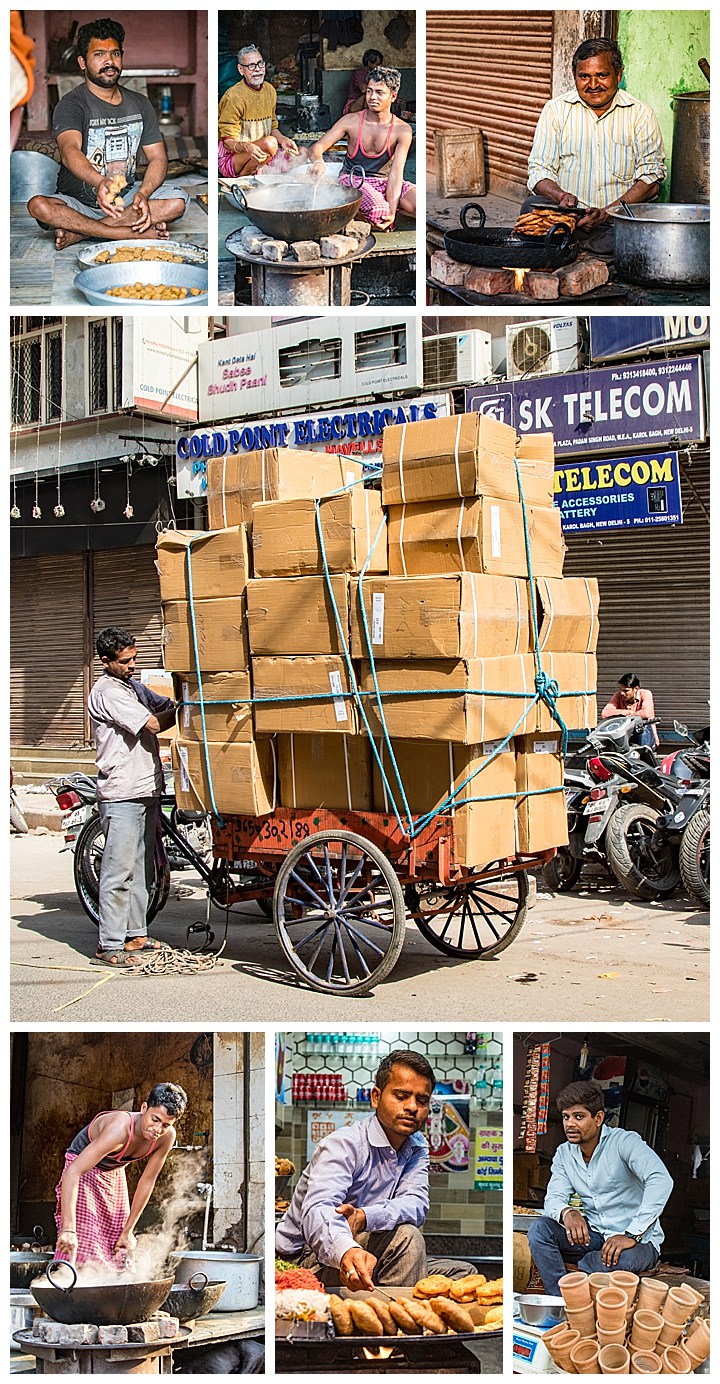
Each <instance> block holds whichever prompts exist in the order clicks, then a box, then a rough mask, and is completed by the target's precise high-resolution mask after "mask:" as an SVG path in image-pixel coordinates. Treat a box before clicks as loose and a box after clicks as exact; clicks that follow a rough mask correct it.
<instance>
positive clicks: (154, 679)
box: [138, 668, 177, 745]
mask: <svg viewBox="0 0 720 1384" xmlns="http://www.w3.org/2000/svg"><path fill="white" fill-rule="evenodd" d="M138 680H139V681H140V682H142V683H144V685H145V687H149V688H150V691H151V692H155V693H156V694H157V696H158V697H169V698H170V700H171V701H174V700H175V689H174V687H173V677H172V673H169V672H166V671H165V669H164V668H143V669H141V671H140V674H139V679H138ZM176 735H177V725H174V726H169V727H168V729H167V730H161V731H160V733H159V735H158V740H159V741H160V744H161V745H169V744H170V741H171V740H174V739H175V736H176Z"/></svg>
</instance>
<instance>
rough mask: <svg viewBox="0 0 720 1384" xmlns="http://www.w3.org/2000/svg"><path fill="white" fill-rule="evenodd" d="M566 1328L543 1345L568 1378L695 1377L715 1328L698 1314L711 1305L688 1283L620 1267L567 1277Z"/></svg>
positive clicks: (557, 1328)
mask: <svg viewBox="0 0 720 1384" xmlns="http://www.w3.org/2000/svg"><path fill="white" fill-rule="evenodd" d="M559 1286H560V1292H561V1293H562V1296H563V1298H564V1301H565V1314H566V1317H567V1322H560V1323H559V1325H558V1326H555V1327H553V1329H552V1330H551V1331H546V1332H545V1335H544V1336H543V1341H544V1343H545V1345H546V1346H547V1349H548V1351H549V1352H550V1355H551V1356H552V1359H553V1360H554V1362H555V1364H556V1365H557V1367H558V1369H559V1370H561V1371H563V1372H564V1373H565V1374H692V1372H693V1371H694V1370H696V1369H697V1367H698V1365H700V1364H702V1362H703V1360H706V1359H707V1358H708V1356H709V1354H710V1326H709V1323H708V1322H707V1321H706V1320H704V1319H701V1318H696V1319H695V1320H694V1321H693V1322H691V1324H690V1326H689V1327H688V1325H687V1323H688V1321H689V1319H690V1317H691V1316H692V1314H693V1313H694V1312H695V1311H696V1310H697V1308H698V1306H699V1305H700V1303H701V1302H703V1301H704V1299H703V1298H702V1297H701V1295H700V1294H699V1293H696V1292H695V1290H694V1289H693V1288H690V1287H689V1286H688V1284H682V1285H681V1286H680V1287H678V1288H670V1289H668V1286H667V1284H666V1283H661V1282H660V1280H659V1279H656V1278H643V1279H639V1278H638V1276H637V1274H634V1273H626V1272H625V1271H624V1270H621V1269H617V1270H615V1271H614V1272H612V1273H593V1274H586V1273H581V1272H579V1271H577V1272H574V1273H568V1274H565V1276H564V1278H561V1279H560V1284H559Z"/></svg>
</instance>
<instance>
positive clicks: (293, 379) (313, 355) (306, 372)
mask: <svg viewBox="0 0 720 1384" xmlns="http://www.w3.org/2000/svg"><path fill="white" fill-rule="evenodd" d="M341 368H342V342H341V341H340V340H339V339H337V338H334V339H333V340H331V341H319V340H315V341H303V342H302V343H301V344H300V345H299V346H286V347H285V349H284V350H281V351H279V352H278V369H279V373H280V384H281V385H282V387H283V388H284V389H289V388H290V387H291V386H294V385H298V384H312V383H313V382H314V381H315V380H338V379H339V378H340V371H341Z"/></svg>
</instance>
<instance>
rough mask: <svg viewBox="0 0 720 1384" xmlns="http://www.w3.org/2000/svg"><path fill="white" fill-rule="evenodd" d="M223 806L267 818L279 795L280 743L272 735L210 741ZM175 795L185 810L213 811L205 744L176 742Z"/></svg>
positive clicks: (218, 799) (218, 803)
mask: <svg viewBox="0 0 720 1384" xmlns="http://www.w3.org/2000/svg"><path fill="white" fill-rule="evenodd" d="M207 750H208V756H209V759H210V772H211V775H212V785H213V794H214V798H215V806H216V808H217V811H218V812H219V813H220V814H221V815H223V814H227V815H228V816H232V815H233V814H234V813H245V814H248V815H250V816H252V817H263V816H265V815H266V814H267V813H268V812H272V811H273V810H274V807H275V803H276V800H277V780H276V772H277V770H276V763H275V753H274V751H275V746H274V744H273V741H272V740H271V739H270V738H268V739H264V740H252V741H249V742H245V743H239V744H238V743H236V742H231V743H227V744H217V743H215V742H214V741H208V745H207ZM172 754H173V769H174V771H175V796H176V798H177V804H178V807H180V808H183V809H184V810H185V811H192V812H199V811H201V810H203V809H204V810H205V811H207V812H210V811H211V810H212V800H211V796H210V785H209V780H208V774H207V765H206V758H205V750H204V746H203V745H201V744H200V743H199V741H197V740H185V739H184V738H182V737H179V738H178V739H177V740H175V741H174V743H173V747H172Z"/></svg>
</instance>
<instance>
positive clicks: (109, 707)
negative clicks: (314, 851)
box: [88, 626, 175, 969]
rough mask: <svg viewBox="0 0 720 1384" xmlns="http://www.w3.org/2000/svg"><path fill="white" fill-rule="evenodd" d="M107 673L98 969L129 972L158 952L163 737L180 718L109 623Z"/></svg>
mask: <svg viewBox="0 0 720 1384" xmlns="http://www.w3.org/2000/svg"><path fill="white" fill-rule="evenodd" d="M96 647H97V652H98V657H99V658H100V660H101V662H102V664H103V667H104V669H105V671H104V673H103V674H102V677H100V678H98V680H97V682H96V683H95V686H94V687H93V689H92V692H91V693H90V697H89V700H88V710H89V712H90V718H91V720H92V726H93V734H94V736H95V757H96V761H97V766H98V777H97V794H98V802H99V808H100V821H101V822H102V825H103V827H104V829H105V849H104V851H103V855H102V863H101V866H100V929H99V939H98V950H97V952H96V954H95V961H94V963H92V964H95V965H99V966H112V967H115V968H117V969H120V968H127V967H130V966H133V965H135V964H136V963H137V961H138V959H139V956H138V954H139V953H142V952H148V951H157V950H159V948H160V943H159V942H151V941H150V940H149V939H148V935H147V906H148V893H149V889H150V885H151V883H152V879H153V872H154V869H155V836H156V831H157V814H158V806H159V798H160V794H161V793H162V790H163V771H162V764H161V762H160V752H159V750H158V742H157V737H158V735H159V734H160V732H161V731H163V730H168V729H169V727H170V726H172V725H173V724H174V721H175V705H174V703H173V702H172V701H171V700H170V698H169V697H159V696H158V695H157V694H156V693H155V692H152V691H151V690H150V688H149V687H146V686H145V685H144V684H143V683H141V682H138V681H136V679H135V678H134V677H133V673H134V671H135V662H136V659H137V648H136V646H135V638H134V636H133V635H132V634H130V633H129V632H128V631H127V630H124V629H119V628H117V627H115V626H108V627H107V628H106V629H104V630H102V631H101V632H100V634H99V635H98V639H97V645H96Z"/></svg>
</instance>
